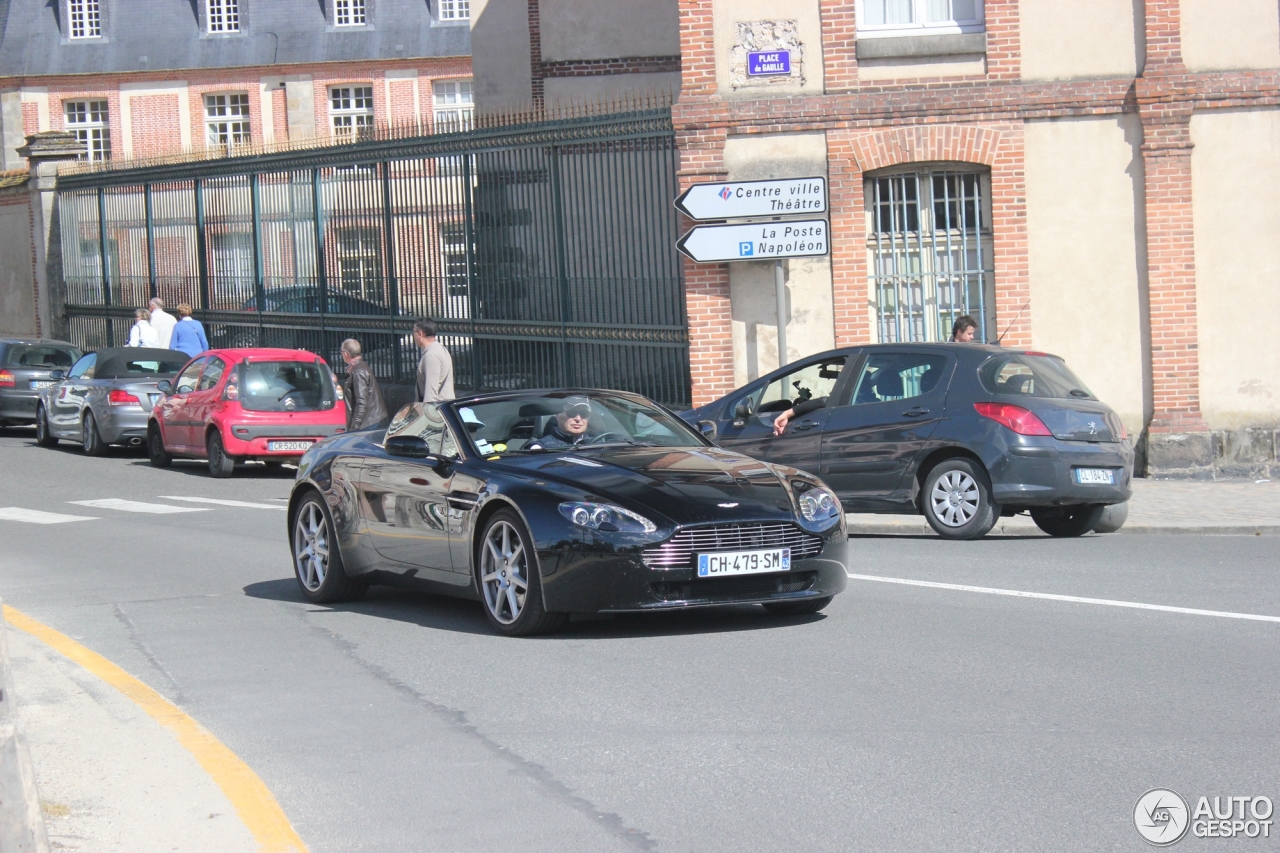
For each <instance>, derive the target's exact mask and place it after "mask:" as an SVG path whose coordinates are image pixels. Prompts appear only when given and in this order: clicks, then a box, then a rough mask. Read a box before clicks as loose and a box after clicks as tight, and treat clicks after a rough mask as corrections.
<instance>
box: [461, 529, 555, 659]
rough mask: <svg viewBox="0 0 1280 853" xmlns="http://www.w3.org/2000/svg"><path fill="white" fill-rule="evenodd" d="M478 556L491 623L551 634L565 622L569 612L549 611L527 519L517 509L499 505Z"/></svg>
mask: <svg viewBox="0 0 1280 853" xmlns="http://www.w3.org/2000/svg"><path fill="white" fill-rule="evenodd" d="M479 551H480V553H479V554H478V555H477V557H478V559H477V560H476V574H477V580H478V582H479V584H480V592H481V595H482V597H483V598H484V615H485V616H487V617H489V624H490V625H492V626H493V628H494V630H496V631H497V632H498V633H500V634H506V635H507V636H508V637H527V636H530V635H532V634H549V633H552V632H554V631H558V630H560V629H561V628H563V627H564V624H565V622H567V621H568V619H569V616H568V614H567V613H548V612H547V611H546V610H545V609H544V607H543V602H542V579H541V578H540V577H539V574H538V558H537V557H536V556H535V555H534V552H533V543H532V541H531V538H530V537H529V535H528V534H527V533H525V529H524V522H522V521H521V520H520V517H519V516H518V515H516V514H515V513H514V512H512V511H511V510H506V509H504V510H499V511H498V512H496V513H494V514H493V516H492V517H491V518H490V519H489V523H488V524H486V525H485V528H484V533H483V534H481V536H480V548H479Z"/></svg>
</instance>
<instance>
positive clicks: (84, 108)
mask: <svg viewBox="0 0 1280 853" xmlns="http://www.w3.org/2000/svg"><path fill="white" fill-rule="evenodd" d="M62 109H63V112H64V114H65V115H66V117H67V130H69V131H70V132H71V133H74V134H75V136H76V139H79V140H80V141H81V142H83V143H84V147H85V149H86V150H85V153H83V154H81V155H80V156H79V157H78V158H76V159H79V160H95V161H96V160H110V159H111V129H110V127H109V126H108V122H109V119H108V110H107V102H106V101H64V102H63V104H62Z"/></svg>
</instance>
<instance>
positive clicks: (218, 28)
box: [204, 0, 240, 35]
mask: <svg viewBox="0 0 1280 853" xmlns="http://www.w3.org/2000/svg"><path fill="white" fill-rule="evenodd" d="M204 12H205V21H206V25H205V31H206V32H208V33H209V34H210V35H222V34H223V33H238V32H240V0H204Z"/></svg>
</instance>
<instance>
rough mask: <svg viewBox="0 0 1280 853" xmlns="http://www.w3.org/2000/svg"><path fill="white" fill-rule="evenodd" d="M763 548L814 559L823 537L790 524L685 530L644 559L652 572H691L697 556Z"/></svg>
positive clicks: (711, 526) (708, 527) (769, 523)
mask: <svg viewBox="0 0 1280 853" xmlns="http://www.w3.org/2000/svg"><path fill="white" fill-rule="evenodd" d="M764 548H790V549H791V559H793V560H798V559H802V558H804V557H814V556H817V555H818V554H819V553H821V552H822V537H821V536H816V535H814V534H812V533H806V532H805V531H803V530H801V529H800V528H799V527H797V526H796V525H794V524H791V523H790V522H753V523H749V524H714V525H707V526H706V527H682V528H680V529H679V530H677V531H676V533H675V535H674V536H672V537H671V538H670V539H668V540H667V541H666V542H663V543H662V544H661V545H657V546H655V547H653V548H645V549H644V552H643V553H642V556H643V558H644V564H645V565H646V566H648V567H649V568H651V569H692V568H693V567H694V566H693V560H694V555H695V554H714V553H716V552H720V551H758V550H761V549H764Z"/></svg>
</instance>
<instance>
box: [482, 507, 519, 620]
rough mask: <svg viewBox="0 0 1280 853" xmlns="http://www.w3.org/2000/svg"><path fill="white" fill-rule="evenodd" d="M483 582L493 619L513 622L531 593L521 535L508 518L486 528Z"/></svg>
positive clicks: (485, 598)
mask: <svg viewBox="0 0 1280 853" xmlns="http://www.w3.org/2000/svg"><path fill="white" fill-rule="evenodd" d="M480 585H481V587H482V588H483V589H484V603H485V606H486V607H488V608H489V613H491V614H492V615H493V618H494V619H495V620H497V621H498V622H500V623H501V624H503V625H510V624H511V623H513V622H515V621H516V620H517V619H519V618H520V613H521V612H522V611H523V610H524V602H525V597H526V596H527V595H528V593H529V559H528V555H527V554H525V551H524V545H523V543H522V542H521V540H520V534H519V533H517V532H516V529H515V527H513V526H512V524H511V522H509V521H505V520H504V521H499V522H498V523H497V524H495V525H493V526H492V527H490V528H489V530H488V531H487V533H486V535H485V538H484V548H483V550H482V551H481V554H480Z"/></svg>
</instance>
